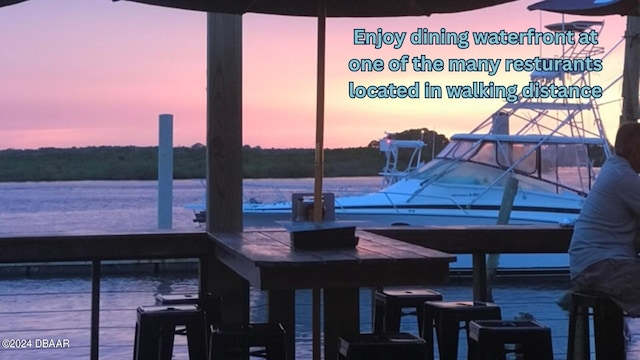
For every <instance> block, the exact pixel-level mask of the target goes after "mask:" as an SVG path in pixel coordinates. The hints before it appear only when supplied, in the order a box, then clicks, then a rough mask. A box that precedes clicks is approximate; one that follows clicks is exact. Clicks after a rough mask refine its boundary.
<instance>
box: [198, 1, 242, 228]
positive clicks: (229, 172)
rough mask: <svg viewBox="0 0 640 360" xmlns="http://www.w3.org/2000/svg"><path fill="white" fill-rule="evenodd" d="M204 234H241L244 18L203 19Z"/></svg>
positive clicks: (212, 17) (237, 16) (219, 15)
mask: <svg viewBox="0 0 640 360" xmlns="http://www.w3.org/2000/svg"><path fill="white" fill-rule="evenodd" d="M207 230H208V231H209V232H211V231H223V232H227V231H240V230H242V16H241V15H229V14H212V13H209V14H207Z"/></svg>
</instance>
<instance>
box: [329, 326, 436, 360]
mask: <svg viewBox="0 0 640 360" xmlns="http://www.w3.org/2000/svg"><path fill="white" fill-rule="evenodd" d="M338 343H339V346H340V348H339V350H338V360H390V359H402V360H424V359H425V357H426V355H427V344H426V342H425V341H424V340H423V339H420V338H418V337H415V336H413V335H411V334H407V333H385V334H359V335H357V336H354V337H345V338H343V337H341V338H339V339H338Z"/></svg>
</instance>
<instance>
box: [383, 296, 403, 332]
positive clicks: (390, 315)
mask: <svg viewBox="0 0 640 360" xmlns="http://www.w3.org/2000/svg"><path fill="white" fill-rule="evenodd" d="M386 310H387V311H385V313H384V331H385V332H388V333H395V332H399V331H400V319H401V318H402V308H401V307H400V306H399V305H398V304H394V303H392V304H391V305H389V303H387V309H386Z"/></svg>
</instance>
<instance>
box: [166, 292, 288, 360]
mask: <svg viewBox="0 0 640 360" xmlns="http://www.w3.org/2000/svg"><path fill="white" fill-rule="evenodd" d="M156 303H159V304H198V307H199V308H201V309H202V310H203V311H204V313H205V316H206V319H207V324H208V326H209V330H210V331H209V332H208V333H207V335H208V344H209V356H210V359H211V360H218V359H226V358H228V357H229V356H231V354H234V353H238V354H242V353H244V352H246V351H247V349H251V348H260V349H254V350H253V351H250V352H249V354H250V355H251V356H255V357H262V358H265V359H269V360H286V359H287V354H286V333H285V330H284V328H283V327H282V325H281V324H276V323H260V324H223V323H222V301H221V299H220V297H219V296H217V295H212V294H206V295H204V296H199V295H198V294H167V295H163V294H158V295H156ZM178 333H180V331H179V332H178Z"/></svg>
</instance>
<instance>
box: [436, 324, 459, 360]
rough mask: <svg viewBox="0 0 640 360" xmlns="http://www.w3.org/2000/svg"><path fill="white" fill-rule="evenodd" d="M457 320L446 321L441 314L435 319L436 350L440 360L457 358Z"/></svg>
mask: <svg viewBox="0 0 640 360" xmlns="http://www.w3.org/2000/svg"><path fill="white" fill-rule="evenodd" d="M459 331H460V322H459V321H457V320H456V321H446V320H444V319H442V316H441V317H440V318H439V319H438V320H437V321H436V336H437V337H438V352H439V354H440V360H457V358H458V336H459Z"/></svg>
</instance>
